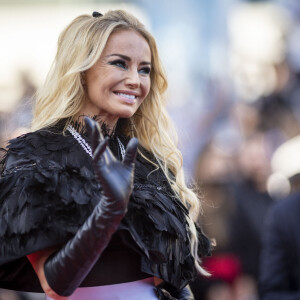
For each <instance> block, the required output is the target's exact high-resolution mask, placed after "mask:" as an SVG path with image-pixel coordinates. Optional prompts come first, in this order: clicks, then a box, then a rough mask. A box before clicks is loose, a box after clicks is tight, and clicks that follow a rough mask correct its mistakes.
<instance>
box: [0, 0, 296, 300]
mask: <svg viewBox="0 0 300 300" xmlns="http://www.w3.org/2000/svg"><path fill="white" fill-rule="evenodd" d="M279 2H280V1H279ZM287 2H289V1H287ZM254 20H255V21H254ZM299 32H300V20H298V19H297V16H296V17H295V16H293V15H291V14H290V12H289V11H288V10H286V8H284V7H282V6H281V5H280V3H279V4H276V5H275V4H273V3H259V2H257V3H256V2H253V3H242V4H240V5H238V6H237V7H236V8H235V9H234V10H233V11H232V13H231V15H230V16H229V17H228V37H229V55H228V66H229V69H230V72H229V73H230V74H229V76H228V78H224V79H222V80H220V78H209V80H206V84H207V89H208V93H207V95H208V97H207V99H206V100H207V101H209V102H212V103H214V107H212V110H211V111H210V112H209V117H208V116H207V117H206V118H205V119H203V120H200V121H199V122H198V124H200V127H199V128H198V129H197V130H198V131H197V132H198V133H199V135H198V136H194V137H193V139H195V145H197V149H196V150H195V151H196V152H197V157H196V159H195V160H194V161H193V163H192V165H193V166H194V169H192V170H191V169H190V170H189V171H190V172H191V173H192V174H193V179H194V181H195V183H196V186H197V189H198V190H199V196H200V198H201V199H202V202H203V214H202V215H201V216H200V217H199V222H200V223H201V224H202V226H203V228H204V231H205V232H206V233H207V235H208V236H209V237H210V238H211V239H212V240H213V241H214V242H215V246H214V251H213V254H212V256H211V257H208V258H205V259H203V264H204V266H205V268H206V269H207V270H208V271H210V272H211V277H209V278H203V277H201V278H199V279H198V280H196V281H195V282H194V283H193V284H192V290H193V292H194V294H195V299H196V300H250V299H251V300H258V299H259V291H258V281H259V273H260V270H259V268H260V257H261V249H262V233H263V231H264V226H265V225H264V223H265V219H266V217H267V215H268V212H269V211H270V209H271V207H272V206H273V205H274V204H275V203H277V202H278V201H284V199H285V198H286V197H287V196H288V195H290V194H292V193H295V192H296V191H298V190H299V189H300V159H299V158H298V157H297V155H298V153H300V101H299V97H300V63H299V62H300V59H299V58H298V57H297V51H296V50H297V49H296V50H295V47H296V45H297V41H298V43H300V41H299V38H300V36H299ZM298 55H299V57H300V51H299V54H298ZM20 79H21V80H20V82H21V89H22V91H23V92H22V97H21V98H20V100H19V101H18V103H17V105H16V106H15V108H14V110H13V111H10V112H3V113H1V112H0V141H1V146H2V147H3V146H5V144H6V141H7V140H8V139H10V138H12V137H15V136H18V135H20V134H22V133H25V132H27V131H29V130H30V129H29V128H30V120H31V118H32V112H31V109H32V103H33V100H32V99H33V95H34V92H35V90H36V88H37V87H36V85H35V84H34V82H33V81H32V80H31V77H30V74H26V73H22V74H20ZM201 84H203V83H201ZM209 95H210V96H211V97H214V99H212V98H209ZM175 122H176V118H175ZM187 124H189V123H188V122H187ZM181 126H183V125H181ZM212 128H213V130H212ZM203 132H206V133H207V132H209V134H206V135H205V139H204V137H203V136H202V135H201V134H202V133H203ZM201 139H202V142H201V143H198V144H197V143H196V141H197V140H198V141H199V140H201ZM199 145H200V146H199ZM182 150H183V154H184V155H185V153H188V151H187V149H184V148H183V149H182ZM184 159H185V157H184ZM33 297H34V296H30V295H23V294H20V295H17V294H12V293H11V292H9V291H4V290H2V291H1V290H0V300H10V299H11V300H19V299H35V298H33ZM36 297H40V298H36V299H43V298H42V296H36Z"/></svg>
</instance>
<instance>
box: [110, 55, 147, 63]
mask: <svg viewBox="0 0 300 300" xmlns="http://www.w3.org/2000/svg"><path fill="white" fill-rule="evenodd" d="M111 56H119V57H121V58H123V59H124V60H126V61H131V58H130V57H129V56H127V55H124V54H118V53H113V54H109V55H106V56H105V57H111ZM141 65H151V62H149V61H143V62H141Z"/></svg>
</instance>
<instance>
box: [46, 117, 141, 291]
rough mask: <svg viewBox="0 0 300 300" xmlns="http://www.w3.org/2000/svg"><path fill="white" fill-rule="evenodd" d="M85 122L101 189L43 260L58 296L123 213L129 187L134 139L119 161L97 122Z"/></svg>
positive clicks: (85, 269) (78, 278)
mask: <svg viewBox="0 0 300 300" xmlns="http://www.w3.org/2000/svg"><path fill="white" fill-rule="evenodd" d="M85 123H86V127H87V131H88V134H89V136H90V137H91V139H92V150H93V168H94V172H95V174H96V177H97V180H99V182H100V184H101V186H102V189H103V190H102V197H101V200H100V202H99V203H98V204H97V206H95V208H94V210H93V212H92V214H91V215H90V216H89V218H88V219H87V220H86V221H85V223H84V224H83V225H82V226H81V227H80V229H79V230H78V232H77V233H76V235H75V236H74V237H73V238H72V239H71V240H69V241H68V243H67V244H66V245H65V246H64V247H63V248H62V249H60V250H59V251H57V252H55V253H54V254H52V255H51V256H50V257H49V258H48V259H47V261H46V263H45V266H44V269H45V276H46V279H47V282H48V284H49V286H50V287H51V288H52V290H54V291H55V292H56V293H57V294H58V295H61V296H70V295H71V294H72V293H73V292H74V291H75V289H76V288H77V287H78V286H79V285H80V284H81V282H82V281H83V279H84V278H85V277H86V275H87V274H88V273H89V271H90V270H91V268H92V267H93V266H94V264H95V263H96V261H97V260H98V259H99V257H100V255H101V253H102V252H103V250H104V249H105V248H106V247H107V245H108V243H109V241H110V239H111V236H112V235H113V233H114V232H115V231H116V230H117V228H118V225H119V223H120V221H121V219H122V218H123V217H124V215H125V213H126V209H127V204H128V201H129V197H130V195H131V193H132V189H133V171H134V164H135V158H136V153H137V145H138V141H137V139H136V138H132V139H131V140H130V141H129V143H128V146H127V149H126V153H125V157H124V159H123V161H122V162H120V161H118V160H116V158H115V157H114V156H113V154H112V153H111V151H110V149H109V148H108V146H107V144H108V140H107V138H106V139H104V138H103V136H102V134H101V133H100V129H99V125H98V124H97V123H96V122H95V121H93V120H91V119H89V118H85Z"/></svg>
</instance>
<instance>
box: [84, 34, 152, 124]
mask: <svg viewBox="0 0 300 300" xmlns="http://www.w3.org/2000/svg"><path fill="white" fill-rule="evenodd" d="M150 71H151V51H150V47H149V45H148V43H147V41H146V40H145V38H144V37H143V36H142V35H140V34H139V33H137V32H136V31H133V30H119V31H116V32H114V33H112V34H111V35H110V37H109V38H108V41H107V44H106V46H105V48H104V50H103V52H102V54H101V56H100V59H99V60H98V61H97V62H96V64H95V65H94V66H93V67H91V68H90V69H89V70H87V71H86V72H85V74H84V77H85V84H86V95H87V101H86V102H85V104H84V106H83V108H82V110H81V111H80V115H82V114H84V115H88V116H94V115H99V116H101V120H102V121H104V122H105V123H106V124H107V125H108V127H110V128H112V127H113V126H114V125H115V124H116V122H117V120H118V119H119V118H129V117H131V116H133V115H134V113H135V112H136V111H137V109H138V108H139V106H140V105H141V103H142V102H143V101H144V99H145V98H146V96H147V95H148V93H149V90H150Z"/></svg>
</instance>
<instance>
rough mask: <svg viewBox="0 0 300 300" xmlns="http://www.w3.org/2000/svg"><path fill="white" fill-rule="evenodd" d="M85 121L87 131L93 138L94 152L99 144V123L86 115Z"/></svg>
mask: <svg viewBox="0 0 300 300" xmlns="http://www.w3.org/2000/svg"><path fill="white" fill-rule="evenodd" d="M84 122H85V126H86V131H87V134H88V136H89V137H90V138H91V141H92V145H91V146H92V152H93V153H94V151H95V150H96V148H97V146H98V145H99V137H100V134H99V130H100V128H99V124H98V123H97V122H96V121H95V120H93V119H91V118H89V117H84Z"/></svg>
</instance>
